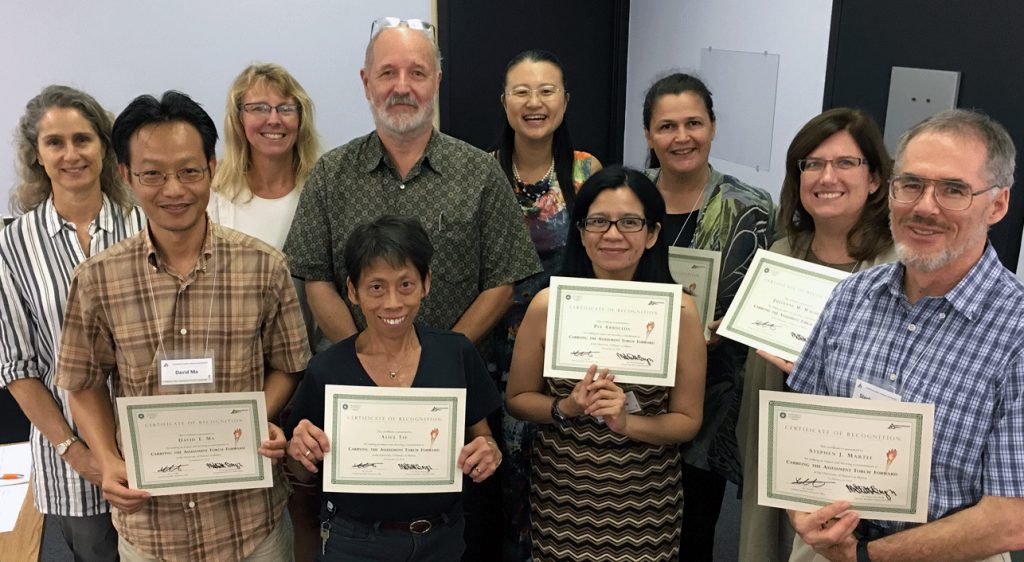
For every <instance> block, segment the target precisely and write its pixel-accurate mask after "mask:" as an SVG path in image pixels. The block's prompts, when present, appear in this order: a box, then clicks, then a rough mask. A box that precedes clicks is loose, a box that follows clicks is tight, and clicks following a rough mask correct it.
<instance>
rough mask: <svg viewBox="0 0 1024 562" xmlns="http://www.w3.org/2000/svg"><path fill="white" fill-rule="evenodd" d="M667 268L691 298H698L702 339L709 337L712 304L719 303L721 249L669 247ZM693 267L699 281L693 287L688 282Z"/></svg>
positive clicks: (713, 312)
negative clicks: (702, 332) (702, 329)
mask: <svg viewBox="0 0 1024 562" xmlns="http://www.w3.org/2000/svg"><path fill="white" fill-rule="evenodd" d="M668 269H669V271H670V272H671V273H672V278H673V279H675V280H676V283H679V284H680V285H682V286H683V289H689V290H690V291H691V292H692V293H693V300H695V301H697V312H698V314H699V315H700V322H701V326H702V327H703V328H704V339H708V338H709V337H710V336H711V332H710V330H708V324H710V323H711V322H712V321H713V320H714V319H715V305H716V304H718V276H719V275H720V273H721V269H722V252H718V251H714V250H698V249H696V248H676V247H674V246H673V247H670V248H669V249H668ZM694 270H697V271H699V272H700V275H699V277H700V280H699V282H697V283H696V285H697V286H696V287H692V286H691V285H693V284H694V282H692V281H691V282H690V283H687V278H688V277H690V276H691V274H692V273H693V271H694Z"/></svg>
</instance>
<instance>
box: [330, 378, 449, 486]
mask: <svg viewBox="0 0 1024 562" xmlns="http://www.w3.org/2000/svg"><path fill="white" fill-rule="evenodd" d="M324 390H325V395H324V396H325V397H324V408H325V411H324V427H325V429H326V431H327V437H328V439H330V442H331V451H330V453H329V454H328V455H327V456H326V457H324V474H325V475H326V476H325V478H324V491H325V492H356V493H378V494H398V493H413V494H415V493H435V492H460V491H462V471H461V470H459V468H458V466H457V462H458V456H459V452H460V451H461V450H462V446H463V444H465V432H466V389H464V388H388V387H377V386H346V385H334V384H329V385H327V386H326V387H325V388H324Z"/></svg>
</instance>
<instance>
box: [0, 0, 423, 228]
mask: <svg viewBox="0 0 1024 562" xmlns="http://www.w3.org/2000/svg"><path fill="white" fill-rule="evenodd" d="M431 5H432V4H431V0H389V1H388V2H386V3H371V2H363V1H361V0H343V1H317V0H298V1H291V2H280V1H272V0H244V1H241V0H230V1H227V0H216V1H210V0H175V1H174V2H140V1H133V0H92V1H89V2H80V1H77V0H48V1H44V2H36V1H31V0H17V1H14V2H5V3H4V6H3V15H2V16H0V53H3V57H2V60H3V61H4V69H3V76H4V87H3V88H0V215H4V214H8V200H9V191H10V188H11V187H13V185H14V182H15V169H14V147H13V144H12V139H13V132H14V129H15V127H16V126H17V123H18V118H19V117H20V116H21V114H22V113H23V112H24V108H25V103H26V102H27V101H28V100H29V99H30V98H32V97H33V96H35V95H36V94H38V93H39V90H41V89H42V88H43V87H44V86H46V85H48V84H53V83H60V84H67V85H70V86H74V87H76V88H80V89H82V90H84V91H86V92H89V93H90V94H92V95H93V96H94V97H96V99H98V100H99V101H100V103H101V104H103V105H104V106H105V107H106V108H107V109H109V110H110V111H112V112H113V113H115V114H116V113H118V112H120V110H121V109H123V108H124V106H125V105H127V103H128V102H129V101H131V100H132V98H134V97H135V96H137V95H139V94H143V93H148V94H155V95H159V94H160V93H162V92H163V91H164V90H167V89H177V90H181V91H183V92H185V93H187V94H189V95H190V96H192V97H193V99H195V100H196V101H198V102H199V103H201V104H203V106H204V107H205V108H206V110H207V111H208V112H209V113H210V115H211V116H213V119H214V121H215V122H216V123H217V124H218V126H221V124H222V122H223V120H224V103H225V100H226V96H227V91H228V86H229V85H230V84H231V81H232V80H233V79H234V77H235V76H237V75H238V73H239V72H240V71H241V70H242V69H243V68H244V67H245V66H246V65H248V64H250V63H252V62H255V61H260V62H276V63H279V64H282V65H284V67H285V68H287V69H288V70H289V72H291V73H292V74H293V75H294V76H295V77H296V78H297V79H298V80H299V82H300V83H302V85H303V86H304V87H305V88H306V91H307V92H309V94H310V96H311V97H312V98H313V101H314V103H315V104H316V109H317V114H316V123H317V127H318V128H319V130H320V133H321V135H322V137H323V140H324V146H325V148H331V147H333V146H336V145H338V144H341V143H342V142H344V141H347V140H349V139H351V138H352V137H354V136H356V135H359V134H363V133H366V132H368V131H369V130H370V129H371V128H372V127H373V121H372V118H371V117H370V113H369V110H368V109H367V106H366V102H365V98H364V96H363V90H362V85H361V83H360V82H359V68H360V67H361V66H362V61H363V52H364V49H365V47H366V42H367V40H368V39H369V33H370V22H372V21H373V20H375V19H377V18H378V17H380V16H385V15H394V16H399V17H403V18H421V19H426V20H430V19H431ZM222 133H223V131H222ZM218 148H220V146H218ZM219 152H220V150H218V153H219Z"/></svg>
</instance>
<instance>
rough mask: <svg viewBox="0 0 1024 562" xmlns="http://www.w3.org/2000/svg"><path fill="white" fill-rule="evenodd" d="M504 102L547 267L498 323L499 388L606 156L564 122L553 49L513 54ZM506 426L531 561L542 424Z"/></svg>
mask: <svg viewBox="0 0 1024 562" xmlns="http://www.w3.org/2000/svg"><path fill="white" fill-rule="evenodd" d="M501 105H502V107H504V109H505V117H506V119H505V123H504V126H503V129H502V133H501V137H500V139H499V140H498V145H497V147H496V148H495V151H494V154H495V156H496V157H497V158H498V162H499V163H500V164H501V167H502V169H503V170H504V171H505V175H506V176H507V177H508V180H509V182H510V183H511V184H512V191H513V193H515V196H516V200H518V201H519V207H520V209H521V210H522V211H523V219H524V220H525V221H526V224H527V226H528V227H529V229H530V237H531V238H532V239H533V245H534V248H536V250H537V253H538V254H539V255H540V259H541V264H542V265H543V267H544V271H543V272H541V273H538V274H536V275H534V276H532V277H529V278H527V279H524V280H522V281H520V282H519V283H517V284H516V287H515V292H514V293H513V295H512V306H511V307H509V310H508V312H507V313H506V314H505V317H504V318H503V319H502V321H501V323H500V324H499V325H498V327H497V328H496V330H495V331H496V333H497V334H499V339H498V349H497V359H498V366H499V368H500V369H501V383H500V384H499V387H500V390H501V391H502V393H503V394H504V391H505V386H506V385H507V384H508V370H509V364H510V363H511V361H512V348H513V346H514V345H515V341H516V333H517V332H518V331H519V325H520V323H521V322H522V321H523V315H524V314H526V307H527V306H528V305H529V304H530V301H531V300H532V299H533V297H534V295H536V294H537V291H539V290H540V289H543V288H544V287H547V285H548V280H549V279H550V278H551V276H552V275H557V274H558V271H559V270H560V269H561V266H562V261H563V259H564V253H565V239H566V234H567V232H568V231H569V213H570V210H571V209H572V202H573V196H574V195H575V193H576V190H577V189H579V187H580V185H582V184H583V182H584V181H586V179H587V178H589V177H590V176H591V175H592V174H593V173H594V172H596V171H598V170H600V169H601V163H600V162H598V160H597V158H595V157H594V156H592V155H590V154H588V153H586V152H582V151H577V150H573V145H572V141H571V140H570V137H569V124H568V123H567V122H566V121H565V111H566V108H567V107H568V105H569V92H568V91H567V90H566V81H565V73H564V69H563V67H562V63H561V61H560V60H559V59H558V57H557V56H555V55H554V53H550V52H548V51H543V50H528V51H523V52H521V53H519V54H518V55H516V56H514V57H512V59H511V60H510V61H508V64H507V65H506V66H505V81H504V87H503V91H502V94H501ZM502 425H503V428H502V430H503V431H502V432H503V437H504V439H503V441H504V452H505V469H504V470H503V472H502V482H501V484H502V496H503V497H502V509H503V510H504V512H505V521H506V525H505V529H504V531H505V532H504V543H505V544H504V549H505V559H506V560H529V558H530V506H529V480H530V447H531V443H532V442H533V437H534V435H535V434H536V431H537V429H536V426H535V425H534V424H532V423H530V422H526V421H523V420H519V419H516V418H515V417H513V416H512V415H510V414H509V413H508V411H507V410H506V411H505V412H504V415H503V418H502Z"/></svg>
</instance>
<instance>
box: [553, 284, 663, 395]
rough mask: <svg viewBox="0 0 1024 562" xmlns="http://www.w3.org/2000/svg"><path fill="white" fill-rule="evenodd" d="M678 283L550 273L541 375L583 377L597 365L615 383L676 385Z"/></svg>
mask: <svg viewBox="0 0 1024 562" xmlns="http://www.w3.org/2000/svg"><path fill="white" fill-rule="evenodd" d="M682 292H683V291H682V287H681V286H679V285H670V284H665V283H641V282H638V281H605V280H601V279H579V278H575V277H552V278H551V285H550V289H549V293H548V320H547V333H546V341H545V346H544V376H545V377H554V378H566V379H582V378H583V377H585V376H586V374H587V369H588V368H589V367H590V365H592V364H596V365H597V366H598V367H599V368H601V369H608V372H610V373H612V374H614V375H615V381H616V382H626V383H636V384H650V385H657V386H674V385H675V383H676V353H677V351H678V348H677V345H678V341H679V301H680V298H681V296H682Z"/></svg>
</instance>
